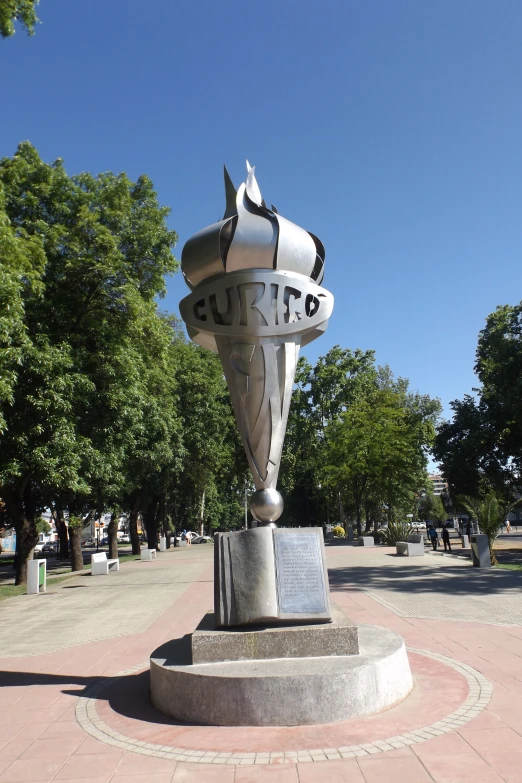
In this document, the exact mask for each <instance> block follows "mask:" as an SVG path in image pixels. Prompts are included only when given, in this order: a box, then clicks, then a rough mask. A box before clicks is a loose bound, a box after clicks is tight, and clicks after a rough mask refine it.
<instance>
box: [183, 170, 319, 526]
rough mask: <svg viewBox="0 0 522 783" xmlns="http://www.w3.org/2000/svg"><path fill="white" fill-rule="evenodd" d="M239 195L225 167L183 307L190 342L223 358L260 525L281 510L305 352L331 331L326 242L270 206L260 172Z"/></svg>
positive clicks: (194, 255) (199, 237)
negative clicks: (285, 454) (215, 215)
mask: <svg viewBox="0 0 522 783" xmlns="http://www.w3.org/2000/svg"><path fill="white" fill-rule="evenodd" d="M247 172H248V175H247V179H246V182H245V183H243V184H242V185H241V186H240V187H239V189H238V190H237V192H236V190H235V188H234V186H233V184H232V181H231V179H230V177H229V175H228V172H227V170H226V169H225V192H226V210H225V214H224V216H223V220H221V221H220V222H219V223H215V224H214V225H212V226H209V227H208V228H205V229H203V230H202V231H200V232H199V233H197V234H195V235H194V236H193V237H191V238H190V239H189V240H188V241H187V243H186V244H185V246H184V248H183V252H182V258H181V268H182V271H183V275H184V277H185V280H186V282H187V284H188V285H189V287H190V288H191V289H192V293H191V294H190V295H189V296H187V297H186V298H185V299H183V301H182V302H181V303H180V310H181V315H182V317H183V319H184V321H185V323H186V325H187V329H188V333H189V335H190V337H191V338H192V340H194V342H196V343H199V345H202V346H204V347H206V348H210V349H211V350H213V351H216V352H218V353H219V356H220V358H221V362H222V364H223V370H224V372H225V376H226V379H227V383H228V388H229V390H230V396H231V398H232V404H233V406H234V413H235V417H236V421H237V425H238V428H239V431H240V433H241V438H242V441H243V446H244V448H245V451H246V455H247V458H248V462H249V465H250V469H251V471H252V476H253V479H254V484H255V487H256V491H255V493H254V495H253V496H252V498H251V503H250V510H251V512H252V516H253V517H254V519H255V520H256V521H257V523H258V524H259V525H266V524H270V523H273V522H275V521H276V520H277V519H278V518H279V517H280V516H281V513H282V511H283V499H282V497H281V495H280V493H279V492H278V491H277V489H276V484H277V475H278V473H279V465H280V461H281V451H282V448H283V441H284V437H285V431H286V424H287V420H288V410H289V407H290V398H291V395H292V386H293V383H294V376H295V370H296V365H297V359H298V356H299V348H300V346H302V345H306V344H307V343H309V342H311V341H312V340H315V338H316V337H318V336H319V335H320V334H321V333H322V332H324V330H325V329H326V326H327V324H328V319H329V317H330V315H331V313H332V309H333V296H332V294H330V293H329V292H328V291H326V290H325V289H324V288H321V287H320V283H321V281H322V279H323V274H324V258H325V252H324V247H323V244H322V243H321V241H320V240H319V239H318V238H317V237H316V236H314V235H313V234H311V233H310V232H308V231H305V230H304V229H302V228H300V227H299V226H297V225H295V223H291V222H290V221H289V220H287V219H286V218H284V217H282V216H281V215H279V214H278V212H277V210H276V208H275V207H274V206H273V205H272V208H271V209H268V207H267V206H266V204H265V202H264V200H263V198H262V196H261V192H260V190H259V187H258V184H257V181H256V178H255V169H254V168H252V167H250V165H249V163H248V161H247Z"/></svg>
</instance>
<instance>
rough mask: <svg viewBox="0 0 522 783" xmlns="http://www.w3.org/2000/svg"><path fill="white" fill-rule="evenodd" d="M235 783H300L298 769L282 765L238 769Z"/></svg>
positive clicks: (174, 781)
mask: <svg viewBox="0 0 522 783" xmlns="http://www.w3.org/2000/svg"><path fill="white" fill-rule="evenodd" d="M317 767H318V769H319V770H320V768H321V767H322V764H318V765H317ZM323 780H324V781H325V783H326V780H327V778H323ZM173 783H178V781H177V780H176V778H175V777H174V778H173ZM198 783H200V781H198ZM205 783H206V781H205ZM234 783H298V777H297V769H296V767H295V766H294V765H290V764H281V765H280V766H278V765H277V764H271V765H270V766H266V767H257V766H255V767H237V769H236V777H235V778H234Z"/></svg>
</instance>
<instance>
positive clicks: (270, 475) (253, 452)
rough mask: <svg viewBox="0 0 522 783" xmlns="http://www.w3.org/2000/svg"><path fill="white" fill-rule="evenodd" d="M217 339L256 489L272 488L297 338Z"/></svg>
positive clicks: (274, 484) (294, 364) (290, 391)
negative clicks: (242, 340) (241, 340)
mask: <svg viewBox="0 0 522 783" xmlns="http://www.w3.org/2000/svg"><path fill="white" fill-rule="evenodd" d="M216 343H217V348H218V352H219V356H220V359H221V363H222V365H223V370H224V372H225V377H226V379H227V384H228V389H229V391H230V396H231V399H232V405H233V407H234V414H235V417H236V422H237V425H238V428H239V432H240V433H241V439H242V441H243V446H244V449H245V452H246V455H247V459H248V463H249V465H250V470H251V471H252V476H253V479H254V484H255V486H256V489H257V490H263V489H275V486H276V483H277V475H278V473H279V465H280V462H281V452H282V449H283V442H284V438H285V432H286V425H287V421H288V411H289V409H290V399H291V396H292V387H293V384H294V378H295V371H296V367H297V359H298V357H299V348H300V344H301V338H300V336H299V335H296V336H295V337H294V338H293V339H282V338H281V339H278V338H275V339H267V338H257V339H256V338H250V339H249V340H248V341H244V342H240V341H238V340H237V338H228V337H221V336H219V337H216Z"/></svg>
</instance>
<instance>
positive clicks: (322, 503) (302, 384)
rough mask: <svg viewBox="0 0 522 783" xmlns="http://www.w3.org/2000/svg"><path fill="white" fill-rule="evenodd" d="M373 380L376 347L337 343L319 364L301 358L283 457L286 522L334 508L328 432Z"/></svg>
mask: <svg viewBox="0 0 522 783" xmlns="http://www.w3.org/2000/svg"><path fill="white" fill-rule="evenodd" d="M375 379H376V370H375V367H374V353H373V351H361V350H358V349H357V350H355V351H351V350H350V349H342V348H341V347H340V346H338V345H336V346H334V347H333V348H332V349H330V351H328V353H327V354H326V355H325V356H321V357H320V358H319V359H318V361H317V362H316V364H315V366H312V365H311V364H310V363H309V362H308V361H307V359H304V358H302V359H300V360H299V363H298V366H297V372H296V378H295V384H296V386H295V388H294V392H293V395H292V402H291V405H290V412H289V416H288V426H287V433H286V439H285V447H284V449H283V455H282V460H281V474H280V485H281V489H282V491H283V493H284V495H285V515H284V520H285V524H289V523H290V524H294V525H303V524H305V525H316V524H318V522H320V521H321V520H325V519H326V518H327V517H329V511H330V509H332V510H333V509H334V508H336V506H337V500H336V492H335V490H334V489H333V488H332V487H331V486H330V485H329V484H328V483H327V482H324V481H323V478H322V472H321V471H322V466H323V465H324V450H325V430H326V428H327V426H328V425H329V424H330V423H331V422H332V421H335V420H337V419H338V418H339V416H340V415H341V414H342V413H343V411H345V410H346V409H347V408H348V407H349V406H350V405H351V404H353V402H354V401H355V400H356V399H358V398H359V397H360V396H361V395H362V394H363V391H364V389H366V388H368V387H369V386H370V385H371V384H372V383H374V382H375ZM342 521H343V520H340V522H341V524H342Z"/></svg>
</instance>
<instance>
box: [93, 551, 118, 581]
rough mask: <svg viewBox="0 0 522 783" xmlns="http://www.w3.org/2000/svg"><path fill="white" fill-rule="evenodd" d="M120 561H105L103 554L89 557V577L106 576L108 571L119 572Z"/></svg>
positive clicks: (105, 556)
mask: <svg viewBox="0 0 522 783" xmlns="http://www.w3.org/2000/svg"><path fill="white" fill-rule="evenodd" d="M119 570H120V561H119V560H118V559H117V558H116V559H115V560H107V555H106V554H105V552H96V554H94V555H91V576H100V575H101V574H108V573H109V571H119Z"/></svg>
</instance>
